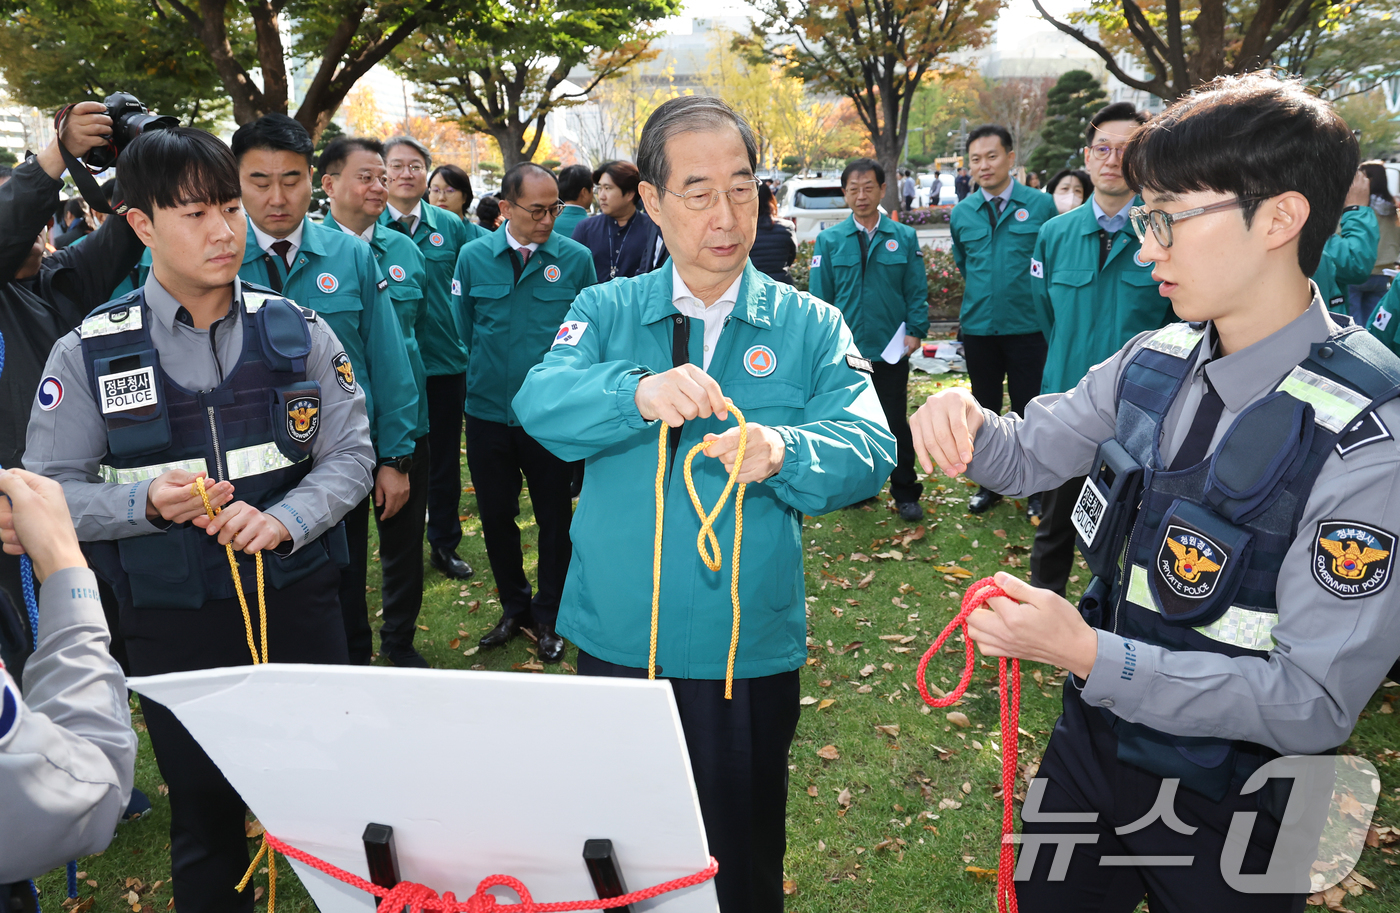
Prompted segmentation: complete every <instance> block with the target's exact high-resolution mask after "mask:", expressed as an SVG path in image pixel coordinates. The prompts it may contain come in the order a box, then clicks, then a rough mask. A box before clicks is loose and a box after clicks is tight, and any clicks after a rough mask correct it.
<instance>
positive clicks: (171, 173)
mask: <svg viewBox="0 0 1400 913" xmlns="http://www.w3.org/2000/svg"><path fill="white" fill-rule="evenodd" d="M117 182H118V183H119V184H120V185H121V189H122V194H123V196H124V197H125V202H126V204H127V206H129V207H130V208H132V209H139V210H141V211H142V212H144V213H145V214H146V215H147V216H150V217H152V218H154V216H155V210H156V209H174V208H175V207H177V206H188V205H190V204H191V203H216V204H217V203H227V202H229V201H230V200H237V199H239V198H240V197H242V196H243V189H242V187H240V186H239V183H238V161H237V160H236V159H235V158H234V157H233V153H232V152H230V151H229V148H228V147H227V146H225V145H224V144H223V142H222V141H220V140H219V138H218V137H217V136H215V135H214V134H212V133H206V132H205V131H203V130H197V129H195V128H194V127H171V128H170V129H169V130H148V131H146V132H144V133H142V134H141V135H140V136H138V137H136V139H134V140H132V141H131V143H130V144H129V145H128V146H127V147H126V148H125V149H123V150H122V154H121V157H120V158H118V159H117Z"/></svg>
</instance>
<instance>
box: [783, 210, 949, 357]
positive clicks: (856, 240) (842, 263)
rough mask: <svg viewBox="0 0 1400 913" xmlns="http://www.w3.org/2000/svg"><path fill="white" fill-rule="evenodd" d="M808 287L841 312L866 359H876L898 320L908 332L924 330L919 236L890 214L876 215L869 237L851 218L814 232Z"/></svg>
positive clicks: (925, 288) (923, 276)
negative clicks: (815, 236)
mask: <svg viewBox="0 0 1400 913" xmlns="http://www.w3.org/2000/svg"><path fill="white" fill-rule="evenodd" d="M862 237H864V240H865V244H864V246H862V244H861V239H862ZM808 289H809V290H810V291H811V293H812V294H813V295H816V296H817V297H818V298H820V299H821V300H822V301H825V302H826V303H828V304H831V305H834V306H835V307H836V308H838V309H839V310H840V311H841V315H842V316H843V317H845V318H846V325H847V326H848V327H850V329H851V335H852V336H854V337H855V340H856V346H857V347H858V348H859V349H860V351H861V354H862V355H864V356H865V357H866V358H870V359H876V358H879V357H880V353H881V352H883V351H884V350H885V347H886V346H888V345H889V344H890V340H891V339H892V338H893V337H894V334H895V331H897V330H898V329H899V325H900V324H901V323H902V324H904V334H905V335H907V336H916V337H919V338H920V339H922V338H923V337H924V336H925V335H926V334H927V333H928V272H927V271H926V270H925V269H924V256H923V251H921V250H920V249H919V236H918V234H916V233H915V231H914V229H912V228H910V227H909V226H908V225H901V224H899V223H898V222H896V221H894V220H893V219H891V218H890V217H889V216H885V215H882V216H880V221H879V224H877V225H876V226H875V235H874V237H870V236H869V235H866V234H865V229H863V228H861V227H860V225H859V224H857V223H856V219H855V216H851V217H850V218H848V219H846V221H844V222H842V223H840V224H839V225H835V226H832V227H831V228H828V229H826V230H825V231H823V232H822V233H821V234H819V235H817V244H816V249H815V250H814V251H813V253H812V271H811V275H810V277H809V279H808ZM903 344H904V340H902V339H901V340H900V345H901V347H902V346H903Z"/></svg>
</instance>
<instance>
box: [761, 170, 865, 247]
mask: <svg viewBox="0 0 1400 913" xmlns="http://www.w3.org/2000/svg"><path fill="white" fill-rule="evenodd" d="M850 215H851V210H850V209H849V208H847V206H846V198H845V197H844V196H843V195H842V193H841V179H840V178H839V177H831V178H790V179H789V180H786V181H784V182H783V186H782V187H780V188H778V216H779V218H783V219H788V220H789V221H791V222H793V223H794V224H796V226H797V232H796V237H797V242H798V243H799V244H801V243H802V242H803V241H814V240H816V237H817V235H818V234H819V233H821V231H822V230H823V229H827V228H831V227H833V226H835V225H837V224H839V223H840V222H842V221H843V220H844V219H847V218H849V217H850Z"/></svg>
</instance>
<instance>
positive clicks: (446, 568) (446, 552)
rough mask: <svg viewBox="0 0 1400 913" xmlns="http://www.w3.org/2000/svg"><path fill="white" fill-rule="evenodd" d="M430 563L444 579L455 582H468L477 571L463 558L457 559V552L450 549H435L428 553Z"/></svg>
mask: <svg viewBox="0 0 1400 913" xmlns="http://www.w3.org/2000/svg"><path fill="white" fill-rule="evenodd" d="M428 562H429V563H430V564H431V565H432V566H433V567H435V568H437V569H438V571H439V572H440V573H441V574H442V576H444V577H450V578H452V579H453V580H466V579H467V578H468V577H470V576H471V575H473V574H475V573H476V571H474V570H472V566H471V565H470V564H467V562H465V561H463V560H462V559H461V558H459V557H457V552H456V551H454V550H453V549H450V548H434V549H433V550H432V551H431V552H429V553H428Z"/></svg>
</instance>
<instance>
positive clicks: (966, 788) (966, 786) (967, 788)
mask: <svg viewBox="0 0 1400 913" xmlns="http://www.w3.org/2000/svg"><path fill="white" fill-rule="evenodd" d="M961 788H962V791H963V795H964V796H969V795H971V794H972V784H971V783H969V782H967V781H966V780H964V781H963V785H962V787H961Z"/></svg>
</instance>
